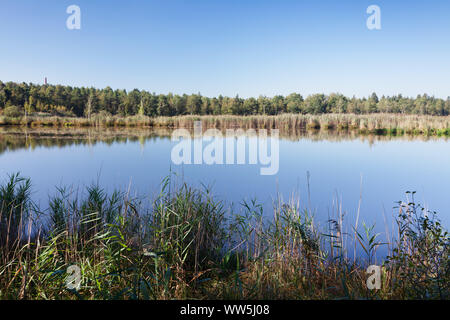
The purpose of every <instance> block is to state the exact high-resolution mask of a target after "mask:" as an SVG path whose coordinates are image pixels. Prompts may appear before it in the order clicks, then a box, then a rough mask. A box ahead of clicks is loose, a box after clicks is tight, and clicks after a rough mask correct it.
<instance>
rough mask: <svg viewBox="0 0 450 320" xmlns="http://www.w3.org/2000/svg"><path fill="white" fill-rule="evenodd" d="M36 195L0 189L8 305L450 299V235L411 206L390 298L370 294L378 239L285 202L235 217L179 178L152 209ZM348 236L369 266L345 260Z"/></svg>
mask: <svg viewBox="0 0 450 320" xmlns="http://www.w3.org/2000/svg"><path fill="white" fill-rule="evenodd" d="M30 195H31V182H30V180H28V179H24V178H22V177H20V175H18V174H14V175H12V176H10V178H9V179H8V180H7V181H5V182H4V184H3V185H2V186H1V187H0V205H1V206H0V208H1V211H0V219H1V220H0V221H1V225H0V227H1V231H2V232H1V235H2V237H1V240H2V241H1V247H0V298H1V299H106V300H110V299H448V298H449V287H448V283H449V276H450V275H449V266H448V253H449V246H448V244H449V237H448V233H447V232H446V231H445V230H444V228H443V227H442V226H441V225H440V224H439V222H438V220H437V219H436V218H435V216H434V215H433V216H431V215H430V214H429V213H427V212H425V211H424V210H422V209H421V207H420V206H419V205H416V204H414V202H413V201H408V202H407V203H401V204H400V207H399V208H398V210H399V215H398V219H397V225H398V235H397V237H396V238H395V239H392V241H391V243H390V246H391V248H392V250H391V252H390V255H389V257H388V258H387V259H386V260H385V261H384V262H383V264H382V265H381V266H380V267H381V268H380V270H382V272H381V273H382V275H381V288H380V289H378V290H370V289H369V288H367V286H366V280H367V277H368V275H367V273H366V267H367V265H368V264H370V263H373V262H372V253H373V250H374V249H375V248H376V247H377V246H378V245H381V244H380V243H379V242H378V241H377V240H376V239H377V238H376V236H374V234H373V230H372V228H371V227H368V226H366V228H365V230H364V231H363V230H362V229H360V228H355V233H354V234H351V235H350V234H346V233H344V232H342V231H341V230H342V223H343V221H342V219H336V220H334V221H333V223H332V224H331V226H330V228H329V230H328V231H322V230H319V228H318V226H317V225H315V223H314V215H313V214H312V212H311V211H310V210H307V209H302V208H301V207H300V205H299V203H298V202H293V201H292V202H288V203H285V202H283V201H281V200H279V201H277V202H276V203H275V205H274V211H273V218H271V219H269V218H268V214H267V213H266V212H264V210H263V207H262V206H261V205H260V204H259V203H258V202H257V200H252V201H244V202H242V204H241V205H240V207H239V208H234V207H230V208H229V207H227V206H226V205H225V204H224V203H223V202H222V201H220V200H218V199H216V197H215V196H214V195H213V194H212V193H211V191H210V190H209V189H208V188H200V189H199V188H192V187H190V186H188V185H186V184H175V183H174V179H172V177H171V176H169V177H168V178H166V179H164V181H163V182H162V184H161V191H160V193H159V195H158V196H157V197H155V198H152V199H148V198H138V197H131V196H130V194H129V193H128V192H121V191H115V192H112V193H108V192H106V191H105V189H103V188H101V187H100V186H99V185H98V184H93V185H91V186H89V187H87V188H86V189H85V190H84V191H83V192H76V191H74V190H73V189H71V188H57V190H56V192H55V194H53V195H51V196H50V198H49V206H48V208H47V209H46V210H41V209H39V208H38V207H37V206H36V205H34V204H33V203H32V201H31V199H30ZM364 234H365V236H364ZM346 236H354V237H355V238H357V239H355V241H358V243H359V244H360V245H361V247H362V248H363V249H365V250H363V251H364V252H366V253H367V257H366V258H365V257H364V256H361V257H360V258H358V259H355V260H353V259H349V258H347V255H346V252H347V251H348V248H346V247H345V243H346V241H344V239H343V237H346ZM73 266H76V268H74V267H73ZM71 270H79V271H80V273H81V282H80V284H79V289H78V290H77V287H76V286H68V285H67V283H70V281H71V279H72V278H70V277H72V276H73V274H71V273H70V272H71ZM68 271H69V272H68Z"/></svg>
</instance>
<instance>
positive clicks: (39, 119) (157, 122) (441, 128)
mask: <svg viewBox="0 0 450 320" xmlns="http://www.w3.org/2000/svg"><path fill="white" fill-rule="evenodd" d="M195 121H202V125H203V127H204V128H243V129H249V128H253V129H275V128H276V129H279V130H280V131H292V130H303V131H304V130H322V131H345V132H349V131H351V132H357V133H362V134H376V135H394V136H395V135H403V134H410V135H426V136H449V135H450V116H425V115H405V114H390V113H389V114H388V113H385V114H383V113H376V114H363V115H360V114H321V115H312V114H281V115H275V116H266V115H251V116H235V115H204V116H195V115H185V116H173V117H147V116H130V117H119V116H110V115H102V114H96V115H93V116H92V117H90V118H77V117H58V116H47V117H44V116H28V117H26V118H25V117H21V118H11V117H4V116H3V117H0V126H25V127H69V128H79V127H144V128H147V127H152V128H192V127H193V126H194V122H195Z"/></svg>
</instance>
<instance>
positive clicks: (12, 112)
mask: <svg viewBox="0 0 450 320" xmlns="http://www.w3.org/2000/svg"><path fill="white" fill-rule="evenodd" d="M3 115H4V116H5V117H11V118H19V117H22V116H23V115H24V113H23V111H22V110H21V109H20V108H19V107H17V106H9V107H6V108H5V109H4V110H3Z"/></svg>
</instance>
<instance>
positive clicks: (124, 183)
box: [0, 128, 450, 235]
mask: <svg viewBox="0 0 450 320" xmlns="http://www.w3.org/2000/svg"><path fill="white" fill-rule="evenodd" d="M170 134H171V132H170V131H169V130H160V131H151V130H146V129H131V130H130V129H127V130H106V129H105V130H101V129H97V130H94V129H77V130H56V129H55V130H46V131H42V130H18V129H5V128H3V129H1V131H0V177H1V179H2V180H5V179H6V175H7V174H9V173H13V172H18V171H20V172H21V174H22V175H23V176H26V177H30V178H31V179H32V183H33V190H34V193H33V198H34V199H35V200H36V201H38V202H40V204H41V205H42V206H46V204H47V201H48V195H49V194H53V193H55V187H56V186H62V185H71V186H73V187H74V188H82V187H83V186H86V185H89V184H91V183H92V182H95V181H98V182H99V183H100V184H101V185H102V186H105V187H107V188H108V190H112V189H114V188H119V189H122V190H123V189H130V191H131V192H132V193H133V194H137V195H150V196H151V195H156V194H157V193H158V192H159V190H160V183H161V181H162V179H163V178H164V177H166V176H167V175H169V173H170V172H173V173H174V174H176V175H177V179H179V180H180V181H185V182H187V183H189V184H193V185H197V186H201V185H202V184H204V185H208V186H210V187H211V188H212V190H213V193H214V194H215V196H216V198H217V199H221V200H224V201H226V203H227V205H229V206H230V205H232V204H234V206H235V207H239V203H241V202H242V201H243V200H251V199H254V198H256V199H257V201H258V202H260V203H261V204H262V205H263V206H264V208H265V209H266V213H265V214H266V215H272V214H273V210H272V204H273V202H274V201H275V200H276V198H277V197H278V196H279V197H282V198H283V199H284V200H285V201H288V200H289V199H294V200H296V201H299V203H300V206H301V207H302V208H309V209H310V210H311V211H313V212H314V213H315V219H316V221H317V223H319V224H320V225H322V226H324V225H326V224H327V220H328V218H329V217H335V216H336V214H337V212H342V213H343V214H344V215H345V217H344V219H345V220H346V221H348V222H349V225H353V224H354V221H355V219H356V214H357V211H358V206H359V201H360V196H361V203H360V221H365V222H367V223H369V224H372V223H375V224H376V229H377V230H378V231H379V232H381V233H382V234H383V235H384V233H385V232H386V227H388V229H391V228H392V216H393V215H395V213H396V209H393V207H394V206H395V205H396V201H399V200H406V198H405V192H406V191H416V192H417V194H416V199H415V200H416V202H419V203H421V204H422V205H424V206H425V207H426V208H428V209H430V210H433V211H437V212H438V213H439V216H440V218H441V220H442V221H443V223H444V225H445V226H446V227H448V226H449V225H450V214H449V212H448V208H450V196H449V193H450V191H449V188H448V187H449V183H450V169H449V164H450V145H449V142H448V140H447V139H444V138H433V139H431V138H423V137H422V138H411V137H400V138H390V137H370V136H365V137H361V136H351V135H345V134H341V135H336V134H332V133H326V134H323V133H319V134H293V135H282V136H281V137H280V139H279V145H280V152H279V155H280V165H279V171H278V173H277V174H276V175H273V176H262V175H260V166H258V165H248V164H246V165H174V164H173V163H172V161H171V150H172V148H173V146H174V145H175V144H176V142H173V141H171V139H170ZM308 173H309V176H310V179H309V183H308V179H307V175H308ZM347 228H348V229H349V227H348V226H347Z"/></svg>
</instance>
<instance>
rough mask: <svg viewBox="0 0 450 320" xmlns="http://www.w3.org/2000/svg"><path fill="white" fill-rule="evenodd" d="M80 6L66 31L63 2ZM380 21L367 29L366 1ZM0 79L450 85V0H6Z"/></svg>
mask: <svg viewBox="0 0 450 320" xmlns="http://www.w3.org/2000/svg"><path fill="white" fill-rule="evenodd" d="M72 4H76V5H78V6H79V7H80V8H81V30H68V29H67V28H66V19H67V17H68V16H69V15H68V14H67V13H66V8H67V7H68V6H69V5H72ZM372 4H376V5H378V6H379V7H380V8H381V23H382V29H381V30H373V31H370V30H368V29H367V28H366V19H367V17H368V14H367V13H366V9H367V7H368V6H369V5H372ZM0 36H1V37H0V39H1V40H0V80H2V81H18V82H22V81H24V82H34V83H42V82H43V79H44V77H48V79H49V82H50V83H53V84H65V85H73V86H95V87H100V88H102V87H106V86H111V87H112V88H114V89H116V88H125V89H127V90H130V89H134V88H138V89H145V90H148V91H151V92H156V93H168V92H173V93H179V94H181V93H197V92H200V93H202V94H203V95H207V96H217V95H219V94H223V95H228V96H234V95H236V94H239V95H240V96H242V97H248V96H259V95H260V94H262V95H267V96H273V95H276V94H283V95H287V94H289V93H292V92H299V93H301V94H303V95H308V94H311V93H317V92H320V93H331V92H340V93H343V94H345V95H347V96H352V95H356V96H359V97H361V96H367V95H369V94H370V93H371V92H374V91H375V92H377V93H378V94H379V95H380V96H381V95H383V94H384V95H393V94H398V93H401V94H403V95H407V96H416V95H417V94H421V93H425V92H426V93H428V94H431V95H435V96H437V97H442V98H446V97H447V96H449V95H450V90H449V78H450V39H449V36H450V1H447V0H429V1H417V0H412V1H393V0H389V1H381V0H372V1H364V0H361V1H348V0H340V1H335V0H334V1H331V0H330V1H313V0H310V1H301V0H296V1H294V0H278V1H275V0H221V1H216V0H190V1H188V0H184V1H182V0H157V1H156V0H145V1H144V0H128V1H113V0H110V1H100V0H96V1H95V0H89V1H88V0H70V1H65V0H53V1H50V0H48V1H45V0H44V1H35V0H2V1H1V3H0Z"/></svg>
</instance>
